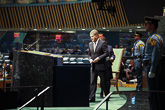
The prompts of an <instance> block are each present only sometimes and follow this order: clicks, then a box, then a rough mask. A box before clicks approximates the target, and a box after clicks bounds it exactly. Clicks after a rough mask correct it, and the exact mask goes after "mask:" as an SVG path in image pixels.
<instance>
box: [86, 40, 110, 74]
mask: <svg viewBox="0 0 165 110" xmlns="http://www.w3.org/2000/svg"><path fill="white" fill-rule="evenodd" d="M108 55H109V54H108V48H107V44H106V43H105V42H104V41H102V40H99V41H98V44H97V46H96V49H95V52H94V47H93V42H90V43H89V60H90V59H92V60H95V58H97V57H99V62H97V63H94V64H92V65H91V66H92V70H98V71H103V70H106V57H107V56H108Z"/></svg>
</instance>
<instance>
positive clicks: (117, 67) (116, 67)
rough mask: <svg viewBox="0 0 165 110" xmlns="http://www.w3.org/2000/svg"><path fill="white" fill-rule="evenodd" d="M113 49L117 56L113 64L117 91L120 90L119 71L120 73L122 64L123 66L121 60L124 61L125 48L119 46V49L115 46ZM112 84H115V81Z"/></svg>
mask: <svg viewBox="0 0 165 110" xmlns="http://www.w3.org/2000/svg"><path fill="white" fill-rule="evenodd" d="M113 51H114V54H115V56H116V58H115V60H114V62H113V65H112V74H113V73H114V74H115V78H114V79H115V80H116V84H115V85H116V89H117V91H118V92H119V88H118V77H119V73H120V66H121V62H122V57H123V51H124V49H123V48H118V49H116V48H114V49H113ZM114 79H112V80H114ZM111 84H113V82H112V83H111Z"/></svg>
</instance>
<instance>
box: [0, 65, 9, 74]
mask: <svg viewBox="0 0 165 110" xmlns="http://www.w3.org/2000/svg"><path fill="white" fill-rule="evenodd" d="M4 73H5V77H7V76H8V74H9V73H10V67H9V66H7V63H6V62H4V63H3V64H2V71H1V74H0V75H2V77H3V76H4Z"/></svg>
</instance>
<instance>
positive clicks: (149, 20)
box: [144, 16, 160, 32]
mask: <svg viewBox="0 0 165 110" xmlns="http://www.w3.org/2000/svg"><path fill="white" fill-rule="evenodd" d="M144 19H145V28H146V31H147V32H152V31H156V30H157V28H158V22H159V21H160V20H158V19H156V18H154V17H148V16H146V17H144Z"/></svg>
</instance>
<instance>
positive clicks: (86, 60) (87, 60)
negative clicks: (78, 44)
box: [82, 58, 90, 64]
mask: <svg viewBox="0 0 165 110" xmlns="http://www.w3.org/2000/svg"><path fill="white" fill-rule="evenodd" d="M82 61H83V63H84V64H90V63H89V59H88V58H83V60H82Z"/></svg>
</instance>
